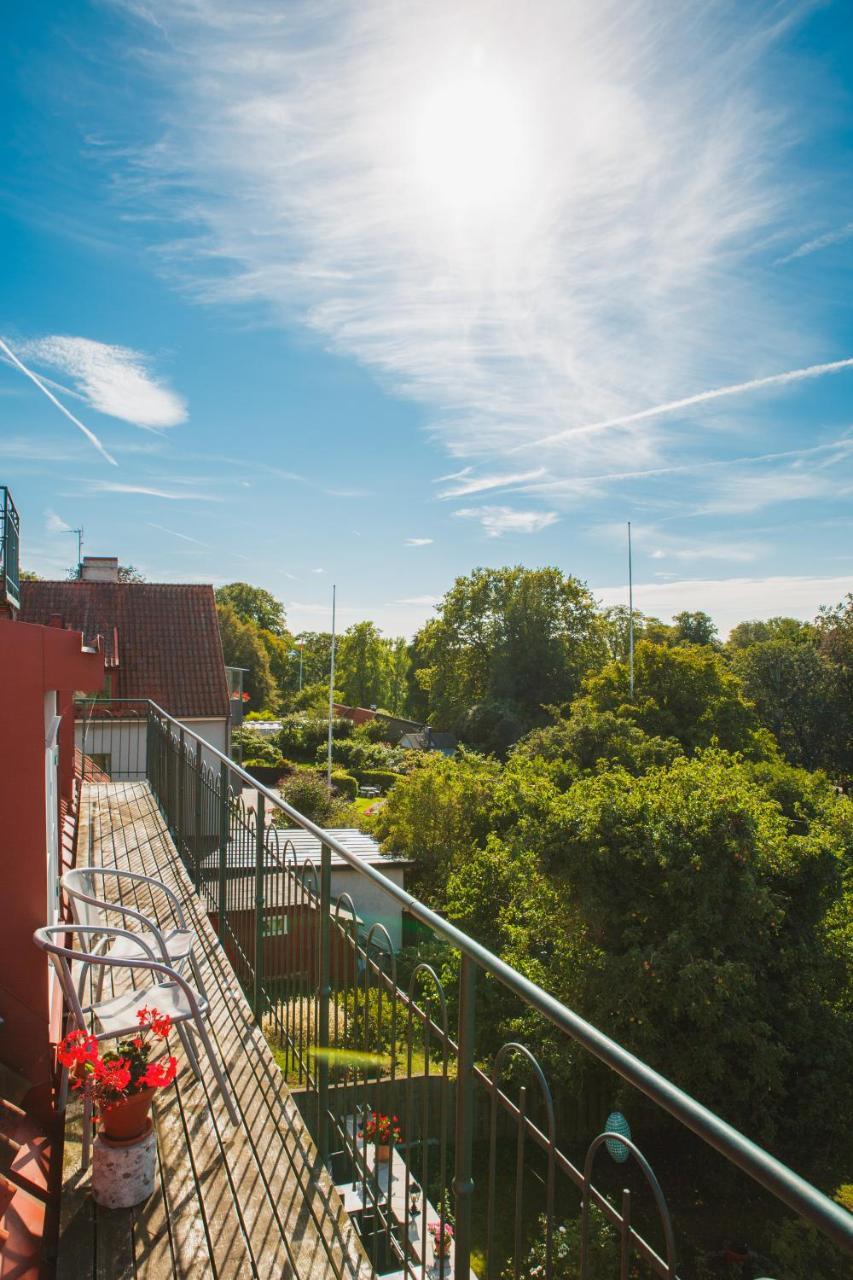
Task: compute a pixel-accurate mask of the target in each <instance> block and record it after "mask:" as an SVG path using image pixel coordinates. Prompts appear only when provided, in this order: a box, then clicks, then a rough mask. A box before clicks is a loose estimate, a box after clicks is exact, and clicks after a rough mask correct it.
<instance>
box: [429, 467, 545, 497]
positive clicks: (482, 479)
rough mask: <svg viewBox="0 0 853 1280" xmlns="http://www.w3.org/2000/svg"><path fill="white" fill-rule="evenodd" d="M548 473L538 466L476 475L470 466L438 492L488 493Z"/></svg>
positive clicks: (458, 494) (450, 494)
mask: <svg viewBox="0 0 853 1280" xmlns="http://www.w3.org/2000/svg"><path fill="white" fill-rule="evenodd" d="M545 475H547V472H546V470H545V468H544V467H536V469H535V470H533V471H516V472H515V473H512V472H510V473H507V474H505V475H497V476H496V475H486V476H475V475H471V474H470V468H467V469H466V472H465V474H464V475H461V476H460V477H458V478H457V479H456V482H455V483H454V484H451V485H450V486H449V487H448V488H446V489H442V490H441V492H440V493H439V494H438V497H439V498H442V499H447V498H464V497H467V496H468V495H469V494H474V493H488V492H489V491H490V490H492V489H515V488H519V487H521V486H523V485H525V484H530V483H532V482H533V481H534V480H541V479H542V477H543V476H545Z"/></svg>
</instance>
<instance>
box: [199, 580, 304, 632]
mask: <svg viewBox="0 0 853 1280" xmlns="http://www.w3.org/2000/svg"><path fill="white" fill-rule="evenodd" d="M216 601H217V604H227V605H230V606H231V608H232V609H233V610H234V612H235V613H236V614H237V617H238V618H240V619H241V620H242V621H243V622H252V623H254V625H255V626H256V627H260V628H261V629H262V630H264V631H271V632H272V633H273V635H274V636H283V635H284V634H285V632H286V630H287V624H286V622H285V617H284V605H283V604H282V603H281V601H280V600H276V598H275V596H274V595H272V594H271V593H270V592H269V591H265V590H264V589H263V587H252V586H250V585H249V583H248V582H229V583H228V585H227V586H225V587H219V588H218V590H217V592H216Z"/></svg>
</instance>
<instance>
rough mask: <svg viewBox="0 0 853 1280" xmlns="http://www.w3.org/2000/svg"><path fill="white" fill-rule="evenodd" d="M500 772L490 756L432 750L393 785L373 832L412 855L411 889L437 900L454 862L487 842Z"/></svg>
mask: <svg viewBox="0 0 853 1280" xmlns="http://www.w3.org/2000/svg"><path fill="white" fill-rule="evenodd" d="M500 774H501V766H500V765H499V764H498V763H497V762H496V761H494V760H490V759H484V758H482V757H480V756H475V755H468V754H465V753H462V754H461V756H460V757H459V758H458V759H449V758H447V757H446V756H443V755H440V754H439V753H438V752H435V753H430V754H429V755H426V756H424V757H423V759H422V762H421V763H420V764H419V766H418V767H416V768H414V769H413V770H412V771H411V772H410V773H409V774H408V775H406V776H404V777H402V778H401V779H400V781H399V782H397V784H396V785H395V786H394V788H393V789H392V791H391V792H390V793H389V795H388V798H387V800H386V801H385V803H384V805H383V806H382V808H381V809H380V810H379V812H378V813H377V815H376V818H375V820H374V831H375V834H376V836H377V838H378V839H379V840H381V841H382V844H383V847H384V848H386V849H388V850H389V851H391V852H394V853H399V854H404V855H405V856H406V857H408V858H412V859H413V861H414V867H413V868H412V871H411V873H410V874H409V875H408V876H407V883H408V885H409V887H410V888H411V889H412V892H413V893H418V894H420V895H421V896H425V897H426V899H427V901H433V902H438V901H439V900H440V899H442V898H443V893H444V889H445V886H446V884H447V878H448V875H449V873H450V870H451V867H452V865H453V863H454V861H456V860H457V859H465V858H467V857H468V856H469V855H470V853H471V850H472V849H473V848H474V846H475V845H477V844H482V843H484V842H485V839H486V837H487V835H488V833H489V832H490V831H491V829H492V827H493V824H494V820H495V808H496V806H495V784H496V782H497V780H498V779H499V777H500Z"/></svg>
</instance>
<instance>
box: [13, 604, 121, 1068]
mask: <svg viewBox="0 0 853 1280" xmlns="http://www.w3.org/2000/svg"><path fill="white" fill-rule="evenodd" d="M0 673H2V684H3V689H2V696H0V894H2V898H1V899H0V900H2V907H0V1015H2V1017H3V1020H4V1021H3V1025H2V1026H0V1061H2V1062H5V1063H7V1064H8V1065H9V1066H10V1067H13V1068H14V1069H15V1070H16V1071H18V1072H20V1074H21V1075H23V1076H25V1077H26V1078H27V1079H28V1080H30V1081H32V1082H33V1083H34V1084H38V1083H42V1082H44V1081H45V1080H47V1079H48V1078H49V1075H50V1072H51V1066H52V1056H51V1049H50V1039H49V1030H50V1029H49V1001H48V977H47V971H46V967H45V957H44V955H43V954H42V952H40V951H39V950H38V949H37V948H36V947H35V946H34V945H33V941H32V935H33V930H34V929H37V928H38V927H39V926H40V925H43V924H45V923H46V920H45V916H46V912H47V889H48V886H47V822H46V814H45V806H46V797H45V744H44V696H45V693H46V692H49V691H51V690H56V691H58V694H59V697H58V700H57V703H58V712H59V714H60V715H62V716H63V724H62V728H61V730H60V736H59V753H60V754H59V785H60V793H61V796H62V798H63V799H65V800H70V799H71V796H72V787H73V768H74V718H73V711H72V704H73V698H74V694H75V692H86V693H97V692H99V691H100V689H101V687H102V685H103V679H104V659H103V655H102V654H101V653H84V652H83V650H82V636H81V635H80V633H79V632H74V631H63V630H60V629H59V628H57V627H40V626H35V625H32V624H30V623H26V622H12V621H9V620H6V619H0ZM60 832H61V824H60Z"/></svg>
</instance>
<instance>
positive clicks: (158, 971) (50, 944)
mask: <svg viewBox="0 0 853 1280" xmlns="http://www.w3.org/2000/svg"><path fill="white" fill-rule="evenodd" d="M74 937H81V938H82V939H84V940H87V941H88V940H92V939H94V949H92V950H88V951H84V950H74V949H73V948H72V947H70V946H67V945H65V943H66V940H68V939H69V938H74ZM119 939H125V940H126V941H127V942H129V943H132V944H133V945H134V946H135V947H139V948H140V950H141V951H142V952H144V953H146V954H145V955H144V956H141V957H140V958H139V959H137V958H135V957H133V956H131V957H124V956H117V955H115V953H114V951H113V947H114V944H115V942H117V941H118V940H119ZM33 941H34V942H35V944H36V946H37V947H39V948H40V949H41V950H42V951H44V952H45V953H46V954H47V955H48V956H49V958H50V960H51V962H52V963H53V966H54V968H55V969H56V973H57V976H58V978H59V983H60V986H61V987H62V992H63V994H64V996H65V1000H66V1003H67V1006H68V1010H69V1012H70V1015H71V1022H72V1023H73V1026H72V1027H71V1028H70V1029H71V1030H79V1031H83V1032H85V1033H86V1034H87V1035H94V1037H95V1039H96V1040H98V1041H101V1040H121V1039H122V1038H124V1037H125V1036H128V1035H133V1034H135V1033H136V1032H138V1030H139V1022H138V1019H137V1014H138V1013H139V1011H140V1010H141V1009H144V1008H156V1009H157V1010H158V1011H159V1012H160V1013H162V1014H168V1015H169V1017H170V1018H171V1019H172V1023H173V1024H174V1027H175V1031H176V1032H177V1034H178V1036H179V1037H180V1040H181V1043H182V1044H183V1046H184V1049H185V1051H186V1055H187V1058H188V1059H189V1063H190V1066H191V1067H192V1070H193V1072H194V1073H195V1075H196V1076H197V1077H199V1078H200V1077H201V1068H200V1066H199V1061H198V1057H197V1056H196V1052H195V1048H194V1046H193V1042H192V1035H191V1033H192V1032H194V1033H195V1034H196V1035H197V1036H198V1038H199V1039H200V1040H201V1043H202V1044H203V1045H204V1049H205V1052H206V1054H207V1057H208V1061H209V1062H210V1066H211V1069H212V1071H213V1074H214V1077H215V1079H216V1083H217V1085H218V1087H219V1091H220V1093H221V1094H222V1098H223V1101H224V1102H225V1107H226V1109H227V1111H228V1115H229V1116H230V1118H231V1121H232V1123H233V1124H235V1125H236V1124H239V1123H240V1118H239V1115H238V1113H237V1109H236V1107H235V1106H234V1101H233V1099H232V1097H231V1093H230V1091H229V1089H228V1085H227V1082H226V1080H225V1075H224V1073H223V1071H222V1068H221V1066H220V1065H219V1060H218V1058H217V1057H216V1052H215V1050H214V1048H213V1044H212V1042H211V1039H210V1036H209V1034H208V1031H207V1028H206V1026H205V1025H204V1020H205V1018H206V1017H207V1016H208V1011H209V1010H208V1002H207V999H206V998H205V997H204V996H203V995H201V994H200V993H199V992H198V991H196V990H195V989H194V988H193V987H191V986H190V984H189V983H188V982H187V980H186V978H184V977H183V976H182V975H181V974H180V973H178V971H177V969H175V968H173V967H172V966H170V965H168V964H166V963H164V962H163V961H162V959H159V958H158V957H157V956H156V955H155V953H154V950H153V948H152V947H150V946H149V945H148V943H147V942H145V940H144V939H143V937H142V935H141V934H138V933H131V932H130V930H128V929H114V928H111V927H109V926H106V925H103V924H98V925H81V924H56V925H47V926H45V927H44V928H42V929H36V931H35V933H34V934H33ZM74 964H77V965H79V966H80V971H79V976H78V978H77V981H76V982H75V980H74V975H73V970H72V965H74ZM93 969H97V970H98V981H97V983H96V987H97V989H98V990H99V991H100V990H101V988H102V985H103V984H102V981H101V979H102V976H103V972H104V971H105V970H107V969H127V970H129V971H130V972H131V975H132V977H133V979H134V980H135V979H136V978H137V976H143V977H147V978H150V979H151V981H150V982H149V983H147V984H146V985H142V986H139V987H136V986H129V987H127V988H125V989H124V990H123V991H121V992H120V993H119V994H118V995H114V996H112V997H110V998H109V999H108V1000H101V999H97V1000H95V1001H92V1002H91V1003H89V1004H84V1003H83V999H84V992H85V989H86V981H87V979H88V978H89V975H90V971H91V970H93ZM63 1084H64V1080H63ZM91 1132H92V1102H91V1096H90V1094H89V1091H88V1090H86V1091H85V1094H84V1108H83V1168H84V1169H85V1168H87V1167H88V1164H89V1147H90V1144H91Z"/></svg>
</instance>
